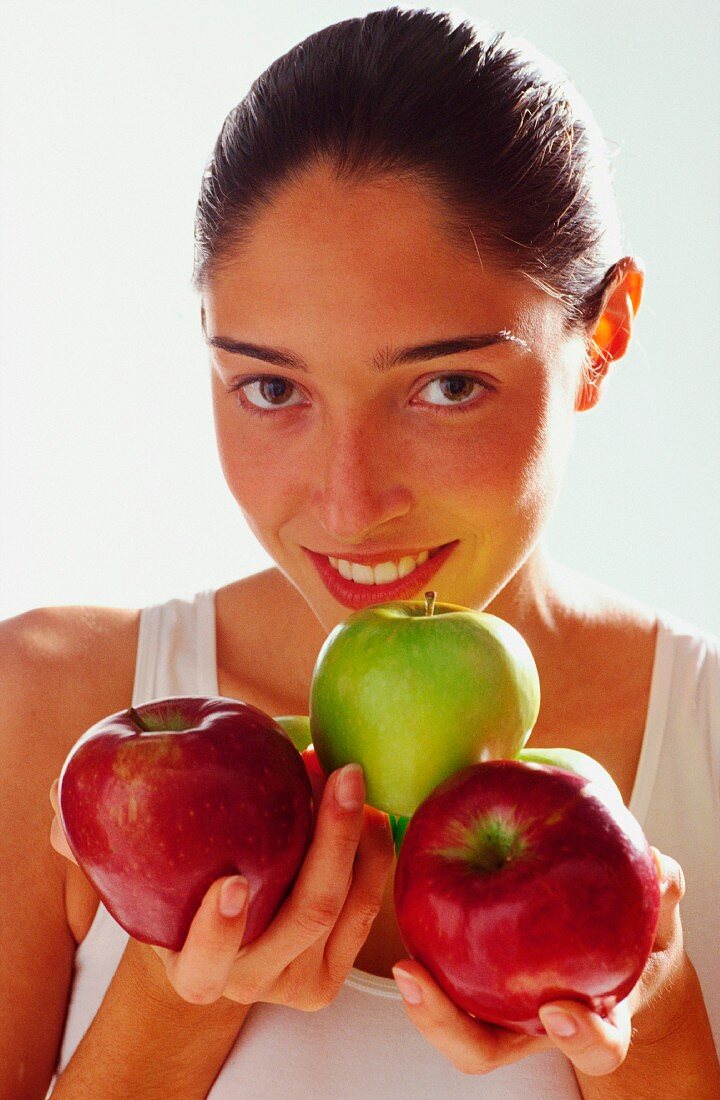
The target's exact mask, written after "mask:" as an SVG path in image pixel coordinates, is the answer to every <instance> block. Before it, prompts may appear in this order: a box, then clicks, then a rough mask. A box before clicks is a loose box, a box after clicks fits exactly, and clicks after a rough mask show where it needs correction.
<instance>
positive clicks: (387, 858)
mask: <svg viewBox="0 0 720 1100" xmlns="http://www.w3.org/2000/svg"><path fill="white" fill-rule="evenodd" d="M196 228H197V232H196V240H197V255H196V270H195V283H196V287H197V289H198V292H199V294H200V298H201V320H202V325H203V331H204V334H205V338H206V341H207V344H208V347H209V353H210V362H211V378H212V395H213V403H214V411H215V422H216V429H217V438H218V445H219V450H220V455H221V459H222V465H223V470H224V473H225V477H226V479H227V482H228V485H229V487H230V489H231V491H232V493H233V495H234V497H235V499H236V500H237V502H238V504H239V506H240V508H241V509H242V511H243V513H244V515H245V516H246V518H247V520H248V522H249V523H250V525H251V527H252V530H253V531H254V532H255V534H256V536H257V538H258V539H259V541H260V542H261V543H262V545H263V546H264V547H265V548H266V550H267V551H268V552H269V553H270V554H271V555H272V557H273V559H274V561H275V562H276V563H277V564H276V567H275V568H272V569H269V570H267V571H265V572H263V573H260V574H258V575H255V576H252V577H247V578H244V579H242V580H240V581H238V582H236V583H234V584H231V585H228V586H226V587H225V588H222V589H220V590H219V591H218V592H216V593H207V592H204V593H199V594H198V596H197V598H196V599H195V600H192V601H181V600H173V601H170V602H169V603H168V604H165V605H162V606H159V607H153V608H146V609H143V610H142V611H137V610H132V611H131V610H128V611H125V610H114V609H107V608H89V609H88V608H75V609H73V608H56V609H41V610H36V611H32V612H28V613H27V614H25V615H21V616H18V617H17V618H16V619H13V620H9V621H7V622H6V623H5V624H3V642H4V649H5V650H6V652H7V658H6V660H5V662H4V664H5V667H6V686H5V691H4V695H3V698H4V701H5V707H6V720H5V722H4V727H3V728H4V730H5V731H7V732H4V734H3V741H2V760H1V766H2V768H3V774H4V775H6V776H8V777H9V782H8V783H7V784H6V790H5V792H4V794H3V807H4V810H5V815H6V816H5V820H6V822H7V824H6V828H5V829H4V830H2V834H1V835H2V843H3V864H4V866H6V867H8V868H9V872H8V875H9V884H8V885H9V888H8V889H6V890H5V891H4V897H5V899H6V903H5V912H4V913H3V921H2V927H3V930H4V939H3V947H2V950H3V959H2V973H3V975H4V979H3V981H4V986H3V989H4V993H5V996H4V997H3V998H2V1005H3V1007H2V1017H1V1018H0V1025H1V1026H0V1034H1V1035H2V1038H1V1039H0V1043H2V1044H3V1047H2V1048H0V1049H1V1050H2V1054H3V1057H2V1059H0V1062H1V1064H2V1065H3V1067H4V1068H3V1070H2V1071H1V1072H2V1074H3V1077H2V1092H3V1095H6V1094H7V1095H12V1096H13V1097H16V1096H37V1095H42V1094H43V1092H44V1090H45V1088H46V1086H47V1084H48V1082H49V1081H50V1078H51V1076H52V1074H53V1070H54V1069H55V1068H57V1071H58V1075H57V1083H56V1087H55V1090H54V1093H53V1095H54V1096H57V1097H65V1096H68V1097H77V1096H86V1095H87V1096H103V1097H112V1096H123V1097H126V1096H145V1095H147V1096H150V1095H163V1096H181V1097H186V1096H187V1097H196V1096H197V1097H200V1096H205V1095H208V1094H209V1095H211V1096H212V1097H214V1098H216V1100H217V1098H220V1097H226V1096H227V1097H230V1096H238V1095H243V1096H248V1097H263V1098H266V1097H273V1098H275V1097H284V1096H297V1095H300V1096H313V1097H316V1096H317V1097H338V1096H342V1097H343V1098H345V1097H356V1096H358V1097H359V1096H363V1097H367V1096H371V1097H385V1096H391V1095H392V1096H398V1097H399V1096H408V1097H410V1096H412V1097H415V1098H416V1097H436V1096H438V1095H440V1094H444V1095H447V1096H449V1097H453V1098H454V1097H464V1096H473V1097H475V1096H487V1097H514V1096H519V1095H529V1096H532V1097H533V1098H542V1097H553V1100H557V1098H558V1097H561V1096H562V1097H565V1096H567V1097H577V1096H584V1097H617V1096H628V1097H633V1098H634V1097H637V1096H641V1095H652V1096H660V1095H672V1096H674V1097H676V1096H688V1097H689V1096H692V1097H693V1098H694V1100H697V1098H699V1097H710V1096H715V1095H717V1093H718V1088H720V1072H719V1070H718V1062H717V1055H716V1052H715V1049H714V1044H713V1032H712V1029H711V1024H710V1020H709V1017H712V1020H713V1021H714V1026H715V1028H716V1029H717V1027H718V1019H719V1018H720V996H719V993H718V988H717V984H716V983H715V982H714V981H713V978H712V975H713V973H714V972H715V971H716V969H717V962H718V959H717V945H716V937H715V936H714V934H713V930H712V928H711V920H712V914H714V913H715V912H716V911H717V908H718V902H720V871H719V870H718V866H717V859H716V856H715V853H716V851H717V844H716V843H715V841H716V839H717V838H718V833H719V832H720V824H719V821H718V814H717V782H718V762H717V761H718V753H717V746H718V708H719V706H720V704H719V703H718V687H717V685H718V677H719V675H720V655H719V653H718V644H717V640H716V639H714V638H712V637H709V636H708V635H705V634H703V633H702V632H700V631H695V630H693V629H692V628H689V627H688V626H687V624H683V623H681V622H679V621H678V620H673V619H669V618H668V617H667V616H663V615H660V614H659V613H658V612H657V611H654V610H653V609H651V608H648V607H645V606H643V605H641V604H639V603H637V602H636V601H634V600H632V599H630V598H628V597H626V596H624V595H621V594H618V593H615V592H613V591H610V590H608V589H606V588H604V587H603V586H601V585H600V584H598V583H596V582H594V581H592V580H591V579H589V578H587V577H584V576H581V575H579V574H575V573H573V572H571V571H570V570H568V569H566V568H564V567H562V566H561V565H560V564H558V563H557V562H555V561H553V560H552V559H551V557H550V555H549V554H548V552H547V549H546V546H545V544H544V541H543V532H544V529H545V527H546V524H547V521H548V518H549V516H550V513H551V511H552V508H553V505H554V502H555V500H556V497H557V494H558V491H559V488H560V483H561V480H562V475H563V472H564V469H565V468H566V464H567V462H568V458H569V453H570V449H571V443H572V437H573V432H574V427H575V422H576V414H578V413H581V412H583V411H585V410H587V409H589V408H592V407H593V406H594V405H595V404H596V403H597V401H598V400H599V399H600V397H601V395H602V392H603V386H604V381H605V378H606V377H607V374H608V371H609V369H610V367H611V365H612V363H613V362H615V361H616V360H618V359H619V358H621V356H622V355H623V354H624V352H625V350H626V347H627V345H628V341H629V339H630V335H631V330H632V324H633V319H634V316H635V314H636V311H637V309H638V306H639V304H640V298H641V294H642V285H643V274H642V271H641V269H640V267H639V265H638V264H637V262H635V261H634V260H633V259H632V258H631V257H629V256H624V255H623V253H622V249H621V243H620V237H619V231H618V224H617V216H616V213H615V211H614V208H613V205H612V199H611V192H610V187H609V181H608V171H607V165H606V162H605V158H604V152H603V147H602V140H601V138H600V135H599V134H598V133H597V130H596V128H595V125H594V123H593V121H592V119H591V116H590V115H589V113H588V111H587V108H586V107H585V105H584V104H583V102H582V100H581V99H580V98H579V96H578V95H577V93H576V92H575V91H574V90H573V89H572V87H571V86H570V85H569V84H568V83H567V82H566V80H565V79H564V78H563V77H562V74H560V73H558V72H557V71H556V70H555V69H554V68H553V67H552V66H551V65H550V64H549V63H548V62H547V61H546V60H545V59H543V58H540V57H538V56H536V55H535V54H534V53H533V52H532V51H531V50H530V49H529V48H528V47H526V46H520V45H517V44H514V43H513V42H512V41H510V40H509V39H507V38H506V37H504V36H497V37H494V38H488V39H481V38H479V37H478V35H477V34H476V32H475V30H474V29H473V27H472V26H471V25H469V24H467V23H463V24H460V25H455V24H453V22H452V20H451V19H449V18H448V17H447V16H446V15H443V14H439V13H431V12H427V11H419V10H414V11H403V10H399V9H397V8H390V9H386V10H384V11H380V12H373V13H371V14H369V15H368V16H366V17H365V18H363V19H354V20H348V21H346V22H344V23H340V24H337V25H335V26H332V27H328V28H326V29H325V30H323V31H322V32H320V33H318V34H316V35H313V36H311V37H310V38H309V39H308V40H306V41H305V42H303V43H301V44H300V45H298V46H297V47H295V48H294V49H293V50H291V51H290V52H289V53H288V54H287V55H285V56H284V57H282V58H280V59H279V60H278V61H276V62H275V63H274V64H273V65H272V66H271V67H270V68H269V69H268V70H267V72H266V73H264V74H263V75H262V76H261V77H260V78H259V79H258V80H257V81H256V82H255V84H254V85H253V87H252V89H251V90H250V92H249V94H248V96H246V98H245V99H244V100H243V102H242V103H241V104H240V105H239V106H238V107H237V108H236V109H235V110H234V111H232V112H231V114H230V115H229V116H228V119H227V120H226V122H225V125H224V127H223V130H222V133H221V135H220V138H219V139H218V142H217V144H216V147H215V152H214V156H213V158H212V160H211V162H210V164H209V166H208V169H207V172H206V174H205V177H204V179H203V184H202V191H201V195H200V202H199V206H198V213H197V226H196ZM440 548H444V549H443V551H442V552H441V553H440V552H439V550H440ZM435 557H437V559H438V560H437V562H434V564H431V563H432V562H433V559H434V558H435ZM430 580H432V587H433V588H434V589H436V590H437V592H438V594H439V598H440V599H441V600H443V601H447V602H451V603H458V604H463V605H465V606H471V607H475V608H478V609H487V610H489V611H491V612H493V613H494V614H497V615H499V616H501V617H502V618H504V619H506V620H508V621H509V622H511V623H512V624H513V625H514V626H515V627H516V628H517V629H518V630H519V631H520V632H521V633H522V634H523V636H524V637H525V639H526V640H527V642H528V644H529V645H530V648H531V649H532V651H533V654H534V656H535V659H536V662H537V665H538V669H539V673H540V680H541V685H542V698H543V701H542V709H541V713H540V717H539V720H538V723H537V726H536V728H535V730H534V731H533V734H532V743H533V744H536V745H540V746H541V745H558V744H561V745H565V746H570V747H574V748H577V749H580V750H583V751H585V752H590V753H591V754H592V755H593V756H595V757H596V758H597V759H598V760H599V761H600V762H601V763H602V764H604V765H605V767H606V768H607V769H608V770H609V771H610V772H611V773H612V775H613V777H614V778H615V780H616V782H617V784H618V786H619V787H620V790H621V792H622V794H623V797H624V798H625V800H626V802H628V803H629V804H630V806H631V808H632V809H633V810H634V812H636V815H637V816H638V817H639V818H640V820H641V824H643V826H644V828H645V829H646V832H647V834H648V837H649V839H650V841H651V842H652V843H653V844H655V845H656V846H657V847H658V848H659V849H660V851H661V855H659V857H658V858H659V865H660V867H661V869H662V872H663V907H662V914H661V921H660V926H659V928H658V935H657V940H656V944H655V949H654V952H653V955H652V956H651V959H650V961H649V963H648V966H647V967H646V969H645V972H644V974H643V977H642V978H641V980H640V982H639V983H638V985H637V986H636V988H635V989H634V990H633V992H632V994H631V995H630V997H629V998H628V999H627V1001H625V1002H624V1003H623V1004H621V1005H619V1006H618V1007H617V1009H616V1010H615V1011H614V1012H613V1013H612V1014H611V1016H610V1018H609V1019H608V1020H602V1019H600V1018H599V1017H598V1016H596V1015H595V1014H593V1013H592V1012H590V1011H588V1010H586V1009H585V1008H584V1007H583V1006H581V1005H579V1004H577V1003H575V1002H573V1001H560V1002H556V1003H552V1004H549V1005H546V1006H544V1007H543V1009H542V1011H541V1016H542V1019H543V1023H544V1024H545V1027H546V1030H547V1032H548V1034H547V1036H545V1037H543V1038H529V1037H526V1036H520V1035H516V1034H513V1033H509V1032H506V1031H504V1030H503V1029H500V1028H495V1027H488V1026H486V1025H484V1024H482V1023H481V1022H479V1021H475V1020H473V1019H472V1018H470V1017H469V1016H467V1015H465V1014H463V1013H461V1012H459V1011H458V1010H457V1009H455V1008H454V1006H453V1005H452V1004H451V1003H450V1001H449V1000H448V999H447V998H446V997H445V996H444V995H443V994H442V992H441V991H440V990H439V988H438V987H437V986H436V985H435V983H434V982H433V981H432V979H431V978H430V975H429V974H428V973H427V972H426V971H425V970H424V969H423V968H422V967H421V966H420V965H419V964H418V963H416V962H414V961H413V960H410V959H408V958H407V955H406V952H405V951H404V949H403V946H402V943H401V942H400V939H399V936H398V931H397V926H396V924H395V921H394V916H393V910H392V865H393V850H392V842H391V838H390V835H389V832H388V829H387V821H386V819H385V818H384V815H381V814H379V813H377V812H376V811H373V810H371V809H370V808H368V807H363V794H364V788H363V780H362V773H361V772H360V771H359V769H358V768H357V767H356V766H352V765H351V766H350V767H349V769H345V770H344V771H343V772H341V773H334V774H333V775H332V776H331V777H330V778H329V780H328V782H327V784H326V786H325V790H324V792H323V796H322V799H321V801H320V805H319V808H318V813H317V821H316V828H315V834H314V839H313V843H312V846H311V848H310V850H309V852H308V855H307V858H306V860H305V862H304V864H303V867H302V869H301V873H300V875H299V877H298V880H297V883H296V885H295V887H294V889H293V892H292V894H291V896H290V897H289V899H288V901H287V902H286V903H285V905H284V906H283V908H282V909H281V911H280V913H279V914H278V916H277V917H276V918H275V920H274V921H273V922H272V924H271V925H270V927H269V928H268V929H267V931H266V932H265V933H263V935H262V936H261V937H259V939H258V940H256V941H255V942H254V943H253V944H251V945H250V946H248V947H247V948H243V949H242V950H238V948H239V944H240V942H241V939H242V933H243V928H244V921H245V915H244V914H245V911H244V902H245V901H246V898H245V891H244V883H243V880H242V879H238V878H237V877H235V878H229V879H222V880H219V881H218V882H216V883H214V884H213V886H212V887H211V888H210V890H209V891H208V893H207V895H206V897H205V899H204V902H203V904H202V906H201V908H200V910H199V911H198V914H197V916H196V918H195V920H194V922H193V925H192V927H191V930H190V932H189V935H188V938H187V941H186V943H185V945H184V946H183V949H182V951H180V952H178V953H171V952H169V951H167V950H165V949H162V948H154V947H152V946H148V945H145V944H141V943H139V942H137V941H135V940H133V939H132V938H131V937H128V936H127V935H126V934H125V933H123V931H122V929H120V928H119V926H118V925H117V924H116V923H115V922H114V921H113V920H112V918H111V917H110V915H109V914H108V913H107V911H106V910H105V909H104V906H102V904H100V905H99V904H98V897H97V895H96V894H95V893H94V891H93V890H92V888H91V887H90V885H89V883H88V882H87V880H86V879H85V878H84V876H83V875H82V874H81V873H80V871H79V869H78V868H77V867H76V866H75V864H74V863H72V862H70V860H69V859H60V858H59V857H58V854H57V853H58V852H60V853H62V854H64V855H65V856H69V854H70V853H69V850H68V848H67V845H66V843H65V841H64V838H63V836H62V833H61V830H60V827H59V824H58V822H57V819H56V820H55V821H54V822H53V824H52V839H53V845H54V846H55V848H56V849H57V851H52V850H51V849H50V847H49V845H48V844H47V830H48V826H49V824H50V821H49V814H50V808H49V806H48V803H47V791H48V789H49V788H50V787H51V786H52V788H53V789H52V798H53V804H54V805H55V808H57V804H56V795H55V785H54V783H53V780H54V779H55V778H56V776H57V775H58V773H59V771H60V768H61V766H62V763H63V760H64V759H65V757H66V755H67V752H68V751H69V749H70V747H71V746H72V744H73V743H74V741H75V740H76V739H77V737H78V736H79V735H80V734H81V733H82V732H83V731H84V730H85V729H86V728H87V727H88V726H89V725H91V724H92V723H93V722H95V721H97V720H98V719H99V718H101V717H103V716H104V715H106V714H109V713H111V712H113V711H116V710H119V709H122V708H123V707H125V706H127V705H128V704H129V703H130V702H131V701H132V702H133V703H138V702H142V701H143V700H146V699H148V698H151V697H156V696H159V695H170V694H181V693H186V694H194V693H197V694H222V695H227V696H233V697H236V698H241V699H244V700H246V701H248V702H252V703H254V704H255V705H257V706H260V707H262V708H263V709H264V710H266V711H268V712H269V713H271V714H276V715H279V714H290V713H306V712H307V705H308V694H309V685H310V677H311V673H312V668H313V665H314V661H315V658H316V656H317V653H318V650H319V648H320V646H321V644H322V642H323V640H324V638H325V637H326V635H327V633H328V631H329V630H330V629H332V627H334V626H335V625H336V624H337V623H338V622H340V621H341V620H342V619H343V618H345V617H346V616H347V614H348V613H349V611H350V610H351V609H353V608H355V607H359V606H363V605H365V604H366V603H367V602H382V601H384V600H386V599H409V598H420V597H421V595H422V591H423V590H424V589H425V588H426V587H427V586H428V584H429V582H430ZM713 739H714V740H713ZM713 753H714V755H713ZM13 777H17V779H13ZM708 838H710V839H708ZM28 853H30V856H31V858H30V859H28ZM681 864H682V867H683V870H684V872H685V875H686V876H687V880H688V891H687V895H686V897H685V898H684V899H683V892H684V878H683V871H681V869H680V865H681ZM28 868H30V869H29V870H28ZM681 899H683V900H682V906H681V905H680V902H681ZM681 908H682V918H683V920H682V924H681V919H680V917H681ZM683 933H684V934H685V943H684V942H683ZM396 964H400V965H399V966H397V965H396ZM401 994H402V997H403V998H404V1003H403V1002H402V1001H401ZM631 1028H632V1031H633V1041H632V1043H630V1035H631ZM717 1035H718V1033H717V1030H716V1032H715V1041H717ZM38 1036H39V1038H38ZM478 1078H480V1079H478ZM442 1090H444V1091H442Z"/></svg>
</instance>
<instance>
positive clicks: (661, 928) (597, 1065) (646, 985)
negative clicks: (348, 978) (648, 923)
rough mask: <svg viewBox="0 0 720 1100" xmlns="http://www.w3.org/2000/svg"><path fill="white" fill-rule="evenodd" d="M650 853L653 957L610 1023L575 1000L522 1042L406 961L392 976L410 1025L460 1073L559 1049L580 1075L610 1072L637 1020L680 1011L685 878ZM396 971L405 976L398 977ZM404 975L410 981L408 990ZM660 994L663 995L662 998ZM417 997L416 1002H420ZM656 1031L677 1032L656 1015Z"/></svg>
mask: <svg viewBox="0 0 720 1100" xmlns="http://www.w3.org/2000/svg"><path fill="white" fill-rule="evenodd" d="M652 851H653V854H654V856H655V860H656V863H657V865H658V876H659V878H660V882H661V886H660V889H661V903H660V920H659V922H658V928H657V933H656V936H655V942H654V944H653V950H652V954H651V955H650V958H649V959H648V962H647V964H646V966H645V969H644V971H643V973H642V975H641V976H640V979H639V981H638V982H637V984H636V985H635V986H634V988H633V989H632V990H631V992H630V994H629V995H628V996H627V997H626V998H625V1000H623V1001H620V1002H619V1003H618V1004H617V1005H616V1006H615V1008H614V1009H613V1010H612V1011H611V1012H610V1014H609V1015H608V1017H607V1018H605V1019H603V1018H602V1017H601V1016H599V1015H598V1014H597V1013H596V1012H593V1011H592V1010H591V1009H589V1008H586V1007H585V1005H582V1004H580V1003H579V1002H578V1001H573V1000H561V1001H552V1002H548V1003H547V1004H545V1005H543V1006H542V1008H541V1009H540V1018H541V1020H542V1022H543V1025H544V1027H545V1029H546V1031H547V1035H546V1036H530V1035H520V1034H517V1033H516V1032H513V1031H509V1030H507V1029H506V1028H502V1027H497V1026H495V1025H493V1024H486V1023H483V1022H481V1021H480V1020H476V1019H474V1018H473V1017H472V1016H470V1015H469V1014H468V1013H467V1012H464V1011H463V1010H462V1009H459V1008H457V1007H456V1006H455V1005H454V1004H453V1003H452V1001H451V1000H450V999H449V998H448V997H447V996H446V994H445V993H444V992H443V991H442V990H441V989H440V987H439V986H438V985H437V983H436V982H435V981H434V980H433V979H432V977H431V976H430V974H429V973H428V971H427V970H426V969H425V968H424V967H423V966H421V965H420V963H418V962H416V961H414V960H412V959H402V960H400V961H399V962H398V963H397V966H396V967H393V973H394V974H395V978H396V981H397V984H398V988H399V989H400V992H401V993H402V994H403V997H404V998H405V1008H406V1011H407V1014H408V1016H409V1018H410V1020H411V1021H412V1023H413V1024H414V1025H415V1027H417V1028H418V1030H419V1031H420V1032H421V1033H422V1034H423V1035H424V1036H425V1038H426V1039H427V1040H428V1042H430V1043H432V1045H433V1046H435V1047H436V1048H437V1049H438V1050H439V1051H440V1052H441V1054H444V1055H445V1056H446V1058H448V1059H449V1060H450V1062H452V1064H453V1065H454V1066H455V1067H456V1068H457V1069H459V1070H461V1071H462V1072H463V1073H470V1074H484V1073H490V1072H492V1070H495V1069H499V1068H500V1066H504V1065H508V1064H509V1063H511V1062H517V1061H518V1060H519V1059H520V1058H525V1057H526V1056H527V1055H528V1054H534V1053H535V1052H536V1051H540V1050H549V1049H552V1047H557V1048H558V1049H559V1050H561V1051H562V1053H563V1054H564V1055H565V1056H566V1057H567V1058H568V1059H569V1060H570V1061H571V1062H572V1064H573V1065H574V1066H575V1068H576V1069H577V1070H579V1071H580V1072H581V1073H585V1074H587V1075H589V1076H593V1077H597V1076H601V1075H602V1074H606V1073H613V1072H614V1070H616V1069H617V1068H618V1067H619V1066H620V1065H621V1064H622V1062H623V1061H624V1060H625V1057H626V1055H627V1053H628V1048H629V1046H630V1035H631V1030H632V1023H631V1022H632V1020H633V1018H634V1017H639V1016H641V1015H642V1016H646V1015H647V1016H648V1017H649V1018H650V1020H653V1018H654V1017H655V1015H656V1013H659V1012H660V1011H661V1008H662V1011H663V1013H668V1012H672V1011H675V1013H677V1012H678V1011H679V1009H678V1007H677V1005H674V1004H673V997H672V996H670V995H669V990H670V988H671V987H672V986H673V984H674V982H675V979H676V978H677V975H678V974H679V973H680V971H681V969H682V965H683V960H684V958H685V956H684V952H683V944H682V928H681V925H680V911H679V902H680V899H681V898H682V896H683V893H684V891H685V885H684V877H683V873H682V869H681V868H680V866H679V864H677V863H676V862H675V860H674V859H671V858H670V857H669V856H665V855H663V856H661V855H660V853H659V852H658V851H657V849H655V848H653V849H652ZM398 970H399V971H400V973H396V971H398ZM403 975H407V976H408V977H409V978H410V979H411V984H410V986H407V984H406V980H404V978H403ZM678 985H679V986H681V985H682V983H678ZM413 987H414V988H413ZM661 992H662V993H663V996H660V997H659V996H658V995H659V994H660V993H661ZM413 996H415V997H416V998H417V997H419V999H418V1000H417V1001H416V1003H413V999H412V998H413ZM656 1006H657V1007H656ZM650 1020H649V1022H650ZM652 1026H655V1028H656V1031H657V1035H658V1036H659V1037H661V1036H662V1034H663V1030H662V1029H663V1028H664V1027H670V1026H672V1025H671V1023H670V1022H669V1019H668V1017H667V1016H664V1017H663V1019H662V1020H661V1019H660V1018H659V1016H658V1018H657V1021H656V1022H654V1024H653V1025H652ZM571 1028H572V1029H573V1030H572V1032H571Z"/></svg>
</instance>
